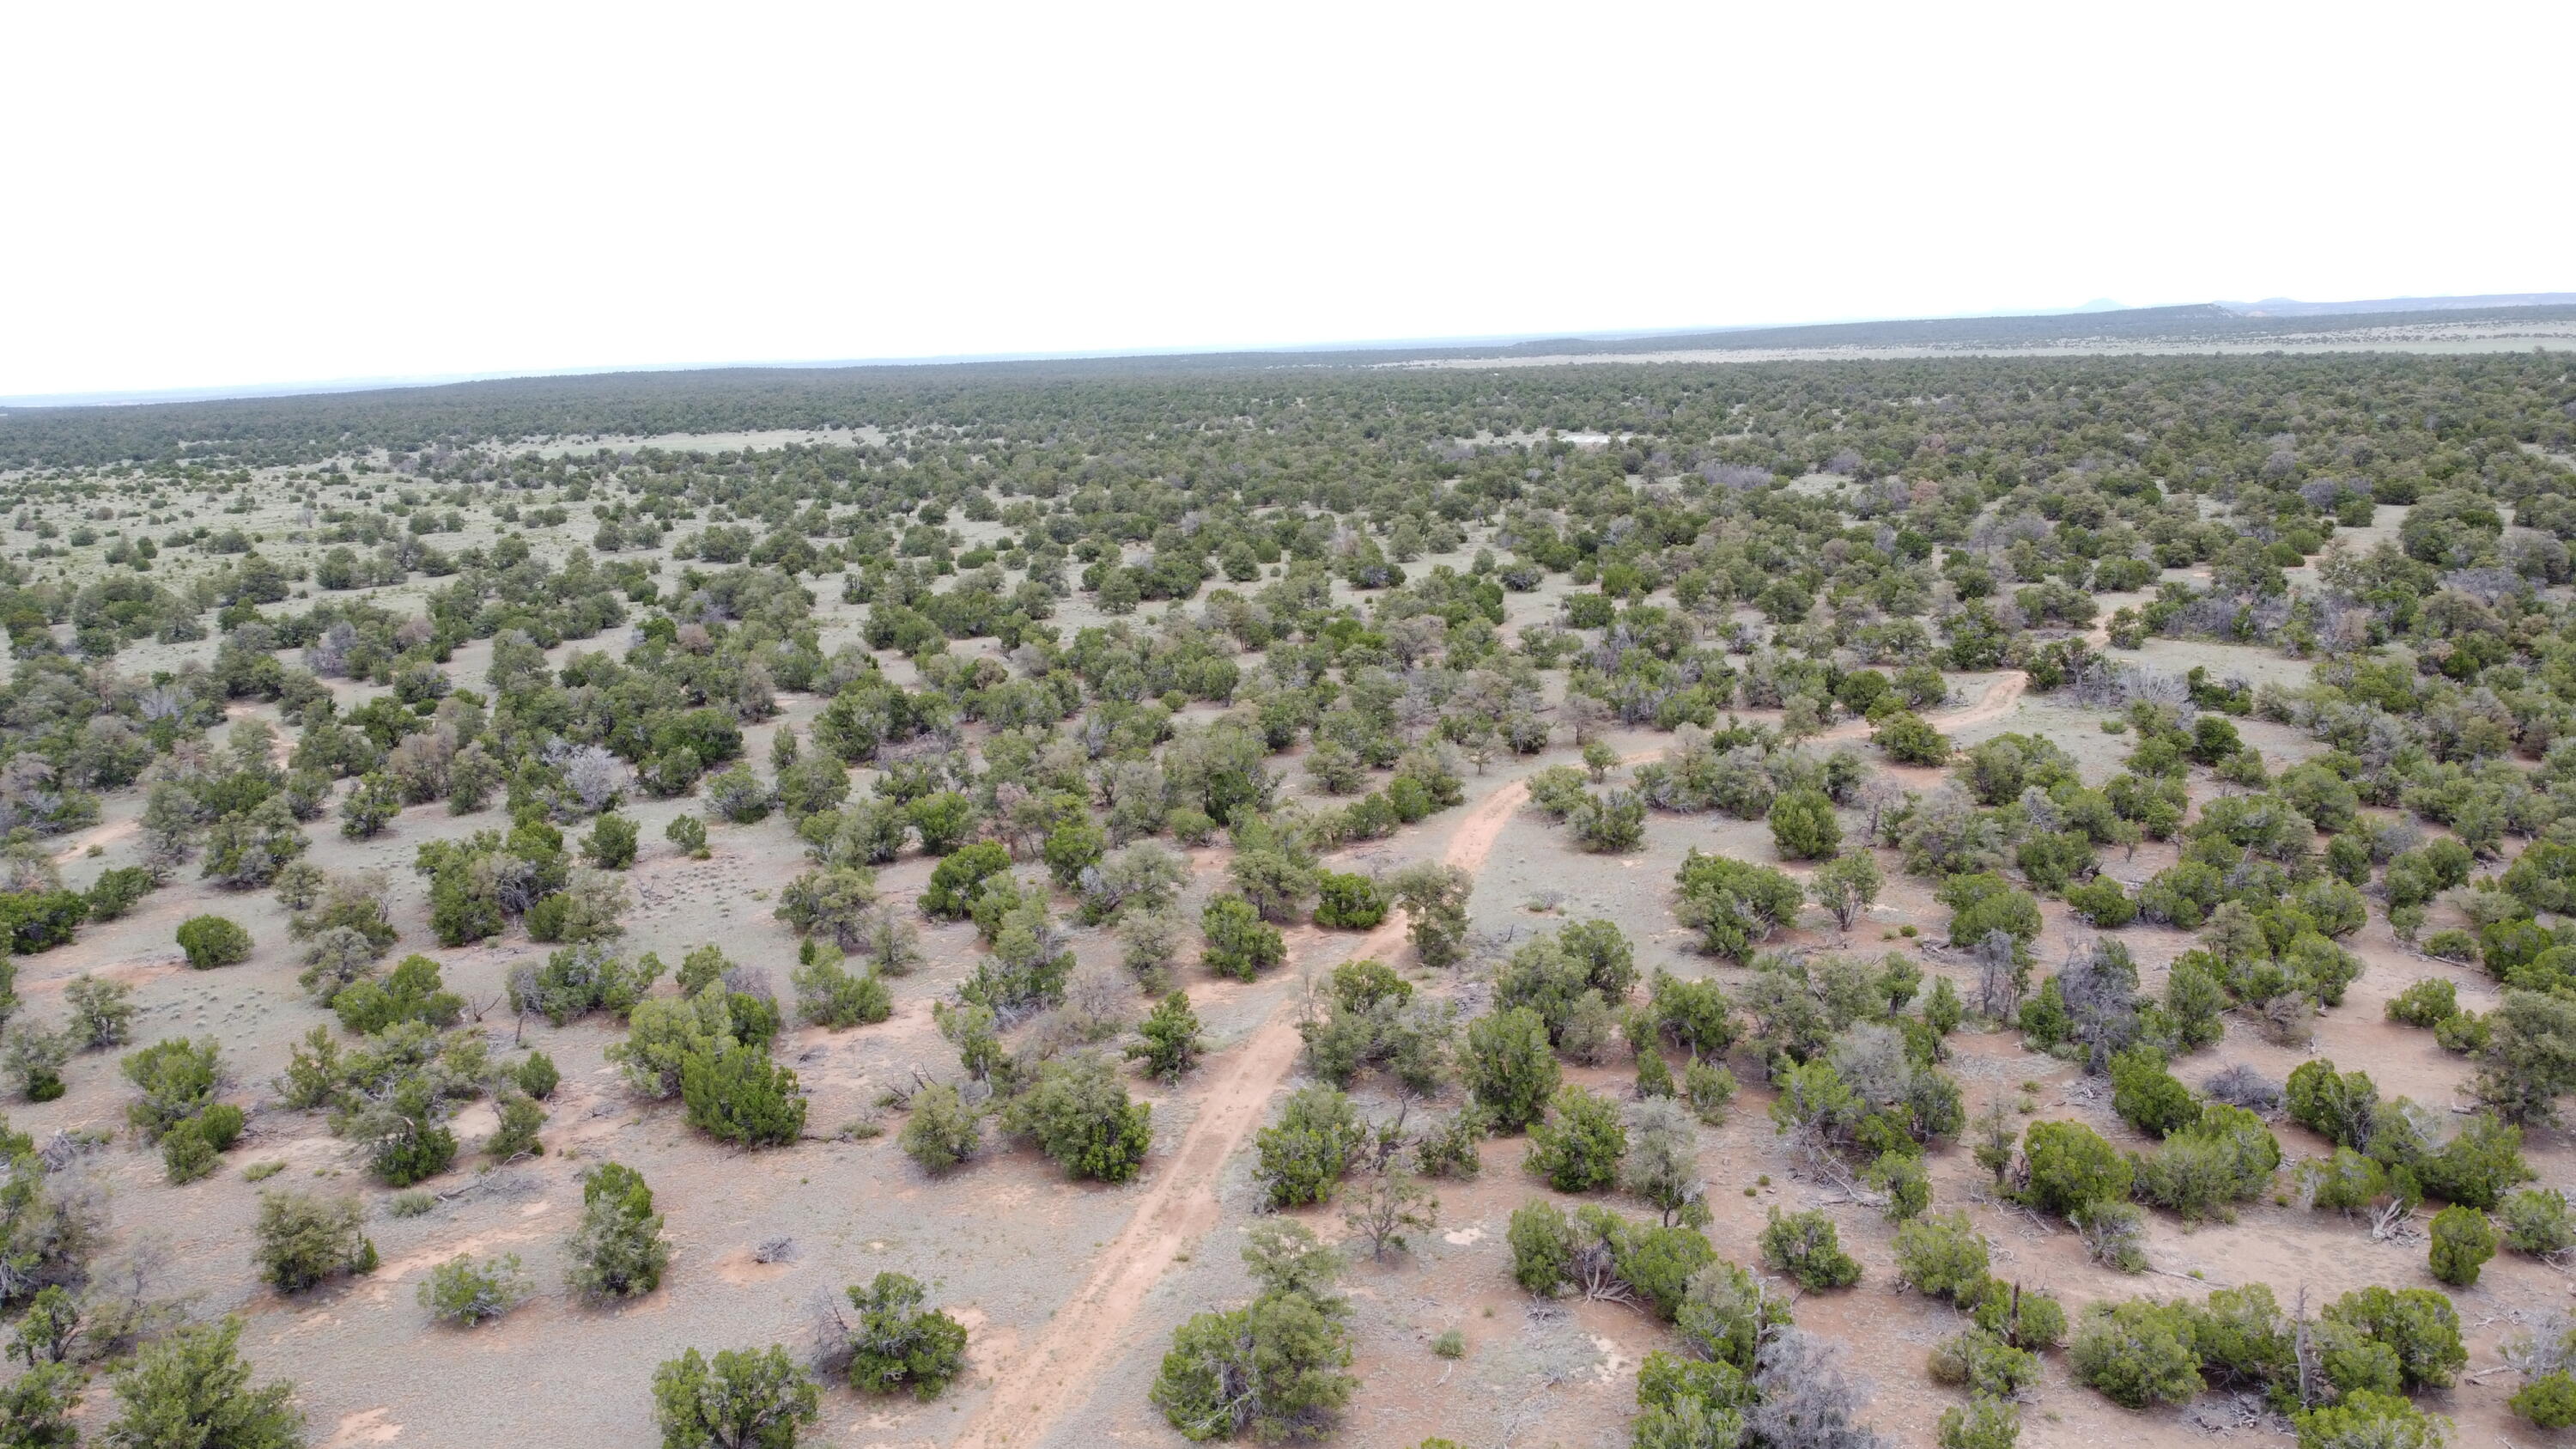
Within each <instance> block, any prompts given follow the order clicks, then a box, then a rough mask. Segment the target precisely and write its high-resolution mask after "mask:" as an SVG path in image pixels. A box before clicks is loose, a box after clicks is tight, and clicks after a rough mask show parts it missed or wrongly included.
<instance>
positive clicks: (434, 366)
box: [0, 0, 2576, 397]
mask: <svg viewBox="0 0 2576 1449" xmlns="http://www.w3.org/2000/svg"><path fill="white" fill-rule="evenodd" d="M2571 41H2576V6H2569V5H2566V4H2564V3H2557V4H2539V3H2533V4H2494V3H2476V0H2468V3H2453V4H2449V5H2443V6H2431V7H2428V6H2422V5H2409V6H2405V7H2402V8H2401V7H2398V6H2394V5H2379V4H2368V3H2353V0H2339V3H2332V4H2306V3H2278V4H2266V3H2261V0H2255V3H2246V0H2229V3H2225V4H2197V3H2190V0H2174V3H2164V4H2157V5H2132V6H2083V5H2067V4H2065V3H2063V0H2052V3H2047V4H2033V5H2003V4H1986V5H1980V4H1973V3H1969V4H1954V5H1947V6H1928V5H1922V4H1919V3H1911V4H1894V5H1877V4H1868V3H1852V0H1846V3H1840V4H1834V5H1796V4H1780V3H1776V0H1770V3H1760V4H1739V3H1724V0H1701V3H1687V4H1649V3H1630V0H1591V3H1586V4H1580V5H1576V4H1563V5H1557V6H1548V7H1539V6H1529V5H1515V4H1510V3H1496V0H1488V3H1477V4H1402V3H1387V0H1378V3H1368V4H1342V3H1337V0H1310V3H1306V4H1301V5H1296V6H1246V5H1234V6H1228V5H1209V4H1205V3H1198V4H1171V5H1157V4H1117V3H1099V4H1094V5H1090V6H1074V5H1064V4H1060V3H1059V4H1047V5H1035V4H1032V5H1018V4H990V3H973V0H963V3H947V4H918V3H915V4H904V5H887V4H837V5H819V4H817V5H798V4H759V3H733V4H726V5H706V4H702V3H701V4H694V5H687V6H678V5H670V6H664V5H655V4H649V3H620V4H616V5H605V4H603V5H585V4H545V3H529V0H520V3H512V4H506V5H482V4H476V3H443V4H439V5H435V6H432V5H421V4H410V5H406V4H400V3H394V4H384V5H350V4H347V3H345V0H343V3H335V4H327V5H310V6H303V5H288V4H257V3H251V4H236V5H207V4H203V3H197V4H189V5H177V4H172V5H147V4H131V3H114V0H102V3H96V4H86V5H44V6H26V7H21V8H19V9H18V10H17V11H15V12H13V15H12V18H11V21H10V36H9V44H10V48H11V50H12V51H13V53H14V54H15V56H16V57H17V59H18V63H17V64H15V65H13V66H12V67H11V76H10V81H9V84H8V85H7V86H6V87H0V396H18V397H25V396H30V395H50V394H76V393H98V392H121V391H144V390H151V389H178V388H208V387H229V386H245V385H258V384H275V383H283V382H306V381H325V380H335V379H352V378H395V377H432V376H450V375H463V374H492V373H509V372H527V371H545V370H561V369H589V368H610V367H618V366H650V365H674V364H691V363H723V362H746V361H793V360H821V359H852V358H894V357H928V356H957V355H979V354H995V353H1030V352H1037V353H1045V352H1092V351H1114V350H1122V349H1148V348H1151V349H1163V348H1197V347H1235V346H1270V345H1285V344H1297V343H1316V342H1340V341H1356V340H1365V339H1395V338H1438V337H1468V336H1497V335H1514V334H1520V335H1526V334H1533V333H1536V334H1549V333H1567V332H1603V331H1612V330H1639V329H1651V328H1667V327H1692V326H1714V325H1730V324H1756V323H1774V322H1795V321H1812V320H1828V319H1837V318H1855V317H1893V316H1938V315H1954V314H1961V313H1973V312H1982V311H1991V310H1998V309H2033V308H2051V307H2072V306H2075V305H2076V304H2079V303H2082V302H2085V301H2087V300H2090V299H2094V298H2099V297H2113V298H2117V299H2119V300H2121V301H2123V302H2125V303H2129V304H2131V305H2153V304H2162V303H2173V302H2196V301H2210V300H2218V299H2254V298H2262V297H2273V296H2287V297H2298V298H2304V299H2309V300H2336V299H2357V298H2372V297H2385V296H2421V295H2444V294H2466V293H2482V292H2521V291H2552V290H2576V245H2571V244H2570V243H2569V240H2568V237H2569V235H2570V227H2569V223H2570V222H2571V221H2576V192H2571V190H2570V189H2569V188H2568V187H2567V186H2566V184H2565V182H2566V171H2565V157H2564V154H2563V149H2562V147H2563V138H2564V136H2565V133H2566V132H2565V115H2564V109H2563V95H2564V91H2563V86H2562V84H2561V80H2560V77H2559V76H2558V74H2557V72H2556V62H2555V58H2556V57H2561V56H2564V55H2565V54H2566V53H2568V50H2569V43H2570V42H2571Z"/></svg>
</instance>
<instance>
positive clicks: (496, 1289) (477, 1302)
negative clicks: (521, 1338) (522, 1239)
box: [419, 1253, 535, 1328]
mask: <svg viewBox="0 0 2576 1449" xmlns="http://www.w3.org/2000/svg"><path fill="white" fill-rule="evenodd" d="M534 1291H535V1290H534V1289H533V1288H531V1287H530V1286H529V1283H528V1275H527V1274H526V1272H525V1271H523V1270H522V1269H521V1268H520V1267H519V1255H518V1254H516V1253H507V1254H504V1255H502V1256H501V1257H498V1258H486V1259H484V1260H483V1261H482V1262H480V1263H477V1262H475V1261H474V1259H473V1258H472V1257H471V1256H469V1255H467V1254H464V1253H459V1254H457V1255H456V1256H455V1257H453V1258H450V1259H448V1260H447V1261H446V1262H444V1263H441V1264H439V1265H438V1266H437V1267H435V1268H432V1269H430V1270H429V1277H428V1278H426V1279H424V1280H423V1281H422V1283H421V1285H420V1294H419V1297H420V1306H421V1307H423V1308H426V1309H428V1310H429V1316H430V1317H432V1318H435V1319H437V1320H438V1321H439V1322H441V1323H453V1324H457V1325H459V1326H461V1327H465V1328H472V1327H475V1326H476V1325H478V1324H482V1323H488V1322H490V1321H491V1320H493V1319H495V1318H499V1317H501V1316H502V1315H504V1314H506V1313H508V1312H509V1311H510V1310H511V1309H513V1308H516V1307H518V1306H519V1305H520V1304H522V1303H525V1302H526V1301H528V1295H529V1294H530V1293H532V1292H534Z"/></svg>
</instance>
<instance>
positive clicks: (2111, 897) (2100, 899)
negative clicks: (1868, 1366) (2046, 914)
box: [1951, 875, 2138, 1413]
mask: <svg viewBox="0 0 2576 1449" xmlns="http://www.w3.org/2000/svg"><path fill="white" fill-rule="evenodd" d="M2065 896H2066V905H2067V908H2068V909H2069V910H2072V911H2073V912H2075V914H2077V915H2079V916H2082V917H2083V918H2084V919H2085V920H2086V921H2087V922H2089V923H2091V924H2092V925H2093V926H2095V927H2096V928H2098V929H2101V930H2105V931H2116V930H2118V929H2120V928H2121V927H2122V926H2125V925H2127V924H2129V923H2130V922H2131V921H2134V920H2136V919H2137V918H2138V903H2137V901H2136V900H2134V899H2132V898H2131V897H2130V895H2129V893H2128V892H2127V891H2125V890H2122V889H2121V888H2120V883H2119V882H2118V881H2116V880H2113V879H2111V878H2110V877H2109V876H2107V875H2097V876H2095V877H2093V878H2092V879H2091V880H2088V881H2086V882H2084V883H2083V884H2081V885H2072V886H2068V887H2067V888H2066V891H2065ZM1951 1412H1953V1413H1956V1412H1957V1410H1955V1409H1954V1410H1952V1411H1951Z"/></svg>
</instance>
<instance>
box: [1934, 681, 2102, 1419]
mask: <svg viewBox="0 0 2576 1449" xmlns="http://www.w3.org/2000/svg"><path fill="white" fill-rule="evenodd" d="M2105 723H2108V721H2105ZM1932 1440H1933V1442H1934V1443H1935V1444H1937V1445H1938V1446H1940V1449H2014V1446H2016V1445H2018V1444H2019V1443H2020V1442H2021V1410H2019V1409H2017V1408H2014V1407H2013V1406H2012V1405H2011V1404H2009V1403H2007V1402H2005V1401H2004V1400H2002V1399H1990V1398H1982V1397H1981V1398H1974V1399H1970V1400H1969V1401H1968V1406H1967V1407H1966V1408H1964V1409H1962V1408H1960V1407H1959V1406H1958V1405H1956V1404H1953V1405H1951V1406H1950V1407H1949V1408H1946V1409H1943V1410H1942V1411H1941V1421H1940V1423H1939V1424H1938V1425H1937V1426H1935V1427H1934V1429H1933V1434H1932Z"/></svg>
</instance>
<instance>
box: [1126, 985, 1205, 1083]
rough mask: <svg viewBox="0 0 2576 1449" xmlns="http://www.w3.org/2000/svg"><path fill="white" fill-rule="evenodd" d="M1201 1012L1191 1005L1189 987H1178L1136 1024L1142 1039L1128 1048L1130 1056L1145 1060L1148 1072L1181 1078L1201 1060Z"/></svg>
mask: <svg viewBox="0 0 2576 1449" xmlns="http://www.w3.org/2000/svg"><path fill="white" fill-rule="evenodd" d="M1199 1026H1200V1024H1199V1016H1198V1013H1197V1012H1195V1011H1193V1010H1191V1009H1190V996H1189V993H1188V992H1186V991H1175V992H1173V993H1171V994H1170V995H1168V996H1165V997H1164V998H1163V999H1162V1000H1161V1001H1159V1002H1157V1003H1155V1006H1154V1010H1153V1012H1152V1013H1151V1014H1150V1015H1148V1016H1147V1017H1146V1018H1145V1020H1144V1021H1143V1022H1142V1023H1141V1024H1139V1025H1138V1026H1137V1028H1136V1035H1137V1036H1138V1037H1140V1038H1141V1040H1139V1041H1137V1042H1135V1043H1133V1044H1132V1045H1130V1046H1129V1047H1128V1048H1127V1055H1128V1057H1129V1058H1130V1059H1132V1060H1135V1061H1141V1062H1143V1063H1144V1064H1145V1071H1146V1074H1147V1075H1149V1076H1152V1077H1156V1078H1159V1079H1160V1080H1162V1081H1164V1082H1178V1081H1179V1080H1180V1079H1181V1076H1182V1074H1184V1073H1186V1072H1187V1071H1189V1069H1190V1068H1191V1067H1193V1066H1196V1065H1197V1064H1198V1059H1199V1052H1200V1051H1201V1050H1202V1044H1201V1042H1200V1040H1199Z"/></svg>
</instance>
